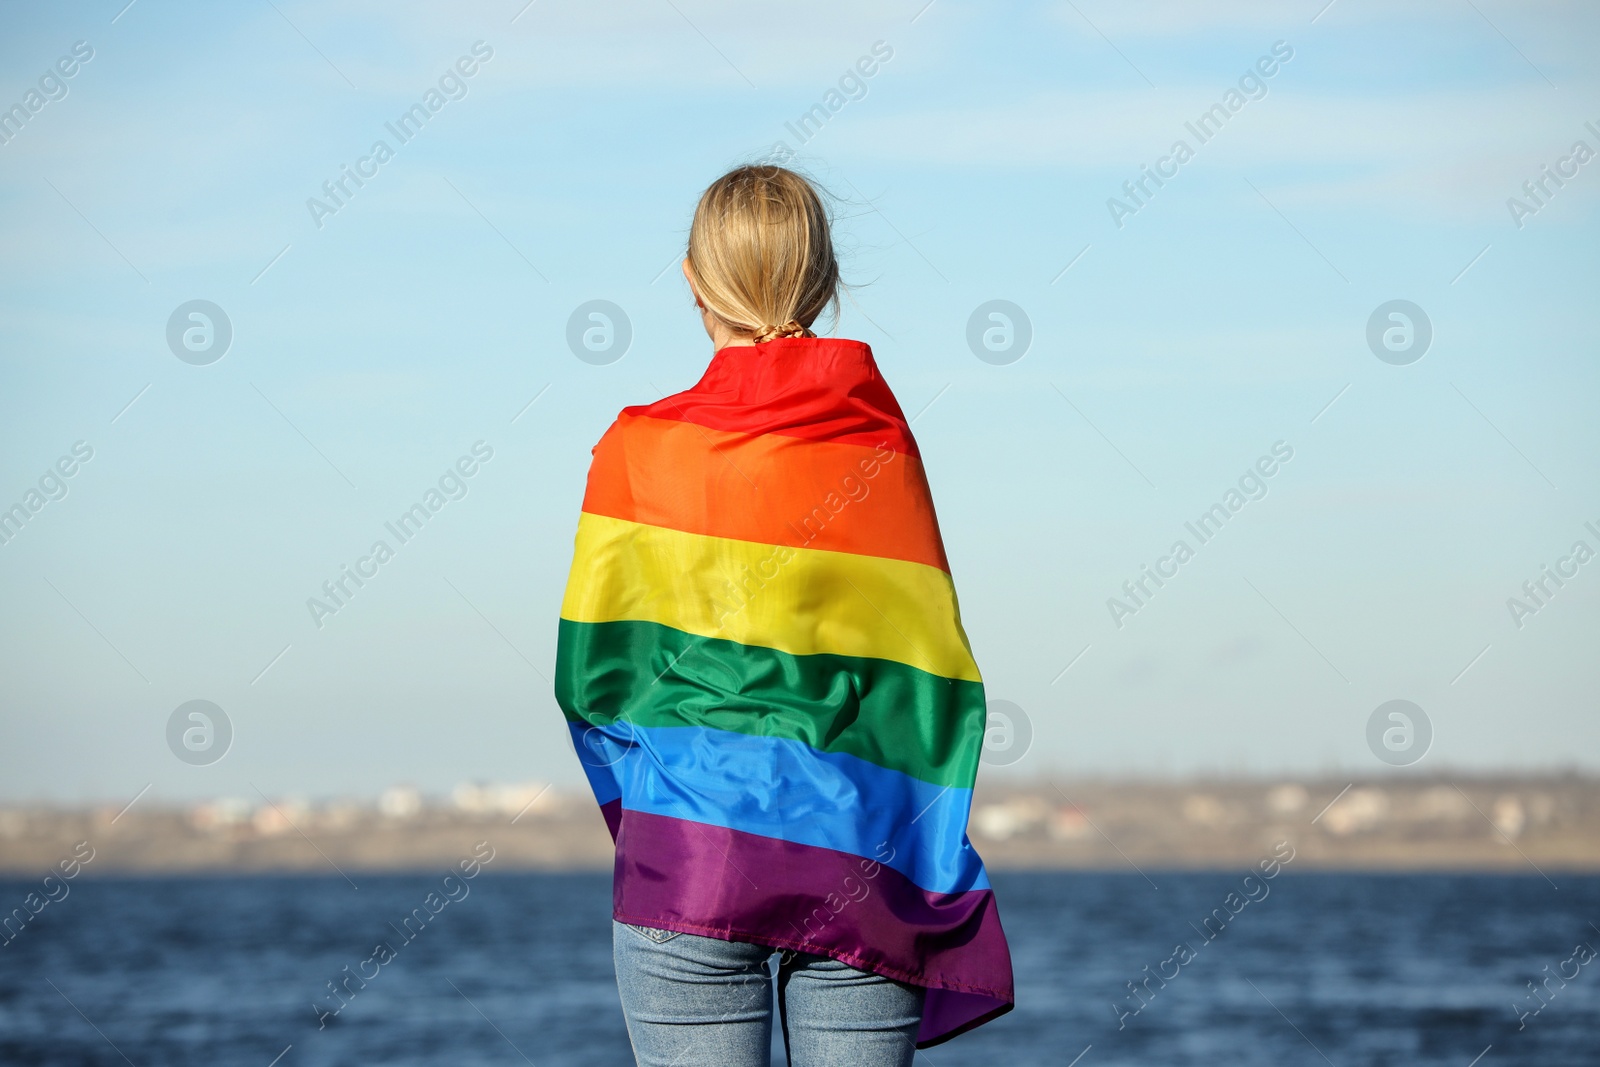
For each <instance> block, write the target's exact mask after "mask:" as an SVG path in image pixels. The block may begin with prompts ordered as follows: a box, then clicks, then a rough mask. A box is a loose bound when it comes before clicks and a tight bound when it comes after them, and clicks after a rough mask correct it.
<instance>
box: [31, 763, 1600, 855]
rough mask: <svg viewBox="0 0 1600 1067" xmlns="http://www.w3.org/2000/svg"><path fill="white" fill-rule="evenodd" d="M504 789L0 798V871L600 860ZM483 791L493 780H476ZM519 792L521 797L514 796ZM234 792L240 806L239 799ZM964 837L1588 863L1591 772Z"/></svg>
mask: <svg viewBox="0 0 1600 1067" xmlns="http://www.w3.org/2000/svg"><path fill="white" fill-rule="evenodd" d="M502 794H503V795H501V794H494V795H499V796H501V799H502V800H503V801H504V803H499V802H496V803H488V802H484V801H482V798H481V797H476V796H468V797H467V798H466V801H465V802H463V798H462V796H461V795H460V794H459V791H458V796H457V798H456V802H455V803H434V804H429V803H428V802H426V801H424V800H423V799H421V798H420V797H407V798H406V800H405V802H404V803H401V802H398V801H396V800H395V799H394V798H393V797H392V796H389V795H388V794H386V796H385V798H384V799H381V800H380V802H379V803H378V804H377V805H368V806H362V805H359V804H353V803H343V804H324V805H320V806H315V805H309V804H305V803H303V802H296V801H292V800H288V799H280V800H277V801H267V802H265V803H262V804H258V805H253V806H252V805H242V802H226V801H218V802H211V803H208V804H200V805H192V806H189V807H185V808H178V807H163V806H158V805H157V803H156V802H154V801H151V800H145V801H144V802H143V803H141V804H139V805H136V806H130V807H129V808H125V809H123V810H122V811H118V810H117V809H116V808H113V807H103V808H96V809H90V810H73V809H61V808H49V807H43V806H41V807H34V808H17V807H8V808H0V878H3V879H5V880H7V881H11V880H27V879H29V878H34V877H37V876H40V875H42V873H44V872H47V871H49V870H50V869H52V868H53V867H55V866H56V865H57V863H58V862H59V861H60V860H61V859H62V858H63V857H65V856H69V855H70V854H71V853H72V851H73V849H74V848H75V846H77V845H78V844H79V843H80V842H88V843H89V845H90V846H92V848H93V849H94V857H95V858H94V859H93V861H92V862H91V863H88V864H85V866H84V870H83V874H82V877H84V878H93V879H101V878H105V877H108V876H118V877H128V876H152V877H160V876H222V877H226V876H252V875H319V874H321V875H328V876H332V877H336V878H337V877H340V876H341V874H344V875H353V874H356V873H358V872H359V873H362V874H378V873H393V874H397V875H403V874H408V873H429V872H432V871H434V870H436V869H440V868H442V867H444V866H447V865H448V864H449V863H451V862H453V859H454V858H455V857H457V856H459V855H460V854H462V850H463V849H469V850H470V848H471V847H472V846H473V845H474V844H475V843H476V842H479V841H483V840H488V841H490V842H492V843H493V845H494V847H495V849H496V850H497V854H498V856H499V859H498V860H497V861H496V871H497V872H498V871H552V872H558V871H573V872H601V871H607V870H609V869H610V868H611V865H612V846H611V839H610V837H609V835H608V834H607V832H606V830H605V825H604V823H603V822H602V820H601V818H600V815H599V812H598V810H597V809H596V808H595V806H594V802H593V800H592V799H591V798H590V797H589V796H588V794H587V793H585V792H582V791H580V790H566V791H558V790H554V789H549V788H548V787H541V788H538V789H532V788H530V787H528V786H519V787H504V788H503V789H502ZM485 795H490V794H488V793H486V794H485ZM530 796H531V797H532V798H533V799H532V800H526V799H525V798H527V797H530ZM241 805H242V806H241ZM968 832H969V836H970V837H971V839H972V842H973V844H974V846H975V847H976V848H977V849H978V851H979V852H980V854H981V855H982V856H983V857H984V861H985V863H986V864H987V865H988V866H989V867H990V868H991V869H993V870H995V871H1019V870H1041V871H1099V872H1117V871H1124V872H1128V873H1139V872H1145V871H1153V870H1161V871H1196V872H1202V871H1228V870H1235V869H1241V868H1245V867H1249V866H1251V865H1252V864H1253V863H1254V862H1255V860H1256V859H1257V857H1258V856H1259V855H1260V854H1261V853H1262V851H1263V850H1264V849H1270V848H1271V847H1272V846H1273V845H1274V844H1275V843H1276V842H1278V841H1287V842H1289V843H1290V844H1291V845H1292V846H1293V847H1294V848H1295V850H1296V853H1297V859H1296V861H1295V872H1296V873H1300V872H1304V871H1319V872H1348V873H1371V874H1400V873H1437V874H1441V875H1449V874H1476V873H1481V874H1525V875H1528V876H1530V877H1535V878H1547V879H1551V880H1553V876H1554V875H1556V874H1557V873H1585V872H1596V871H1600V779H1597V778H1592V777H1586V776H1578V775H1563V776H1548V777H1511V776H1493V777H1488V776H1485V777H1480V778H1474V779H1468V778H1459V779H1445V778H1442V777H1441V778H1409V777H1407V778H1374V779H1366V780H1361V781H1348V780H1345V781H1340V780H1336V779H1322V780H1318V781H1309V780H1302V781H1293V780H1288V779H1270V780H1269V779H1257V780H1238V779H1233V780H1209V781H1208V780H1199V779H1196V780H1188V781H1142V782H1141V781H1114V780H1093V781H1086V780H1076V781H1064V780H1063V781H1054V782H1051V781H1035V782H998V783H988V784H982V785H980V787H979V789H978V790H977V793H976V794H975V796H974V800H973V806H972V817H971V820H970V823H969V829H968Z"/></svg>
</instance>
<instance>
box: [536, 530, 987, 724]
mask: <svg viewBox="0 0 1600 1067" xmlns="http://www.w3.org/2000/svg"><path fill="white" fill-rule="evenodd" d="M561 617H562V618H564V619H569V620H571V621H572V622H617V621H621V620H634V621H641V622H654V623H660V624H661V625H663V626H671V627H673V628H674V629H678V630H682V631H684V632H685V633H691V634H698V635H700V636H702V637H716V638H722V639H724V640H728V641H737V642H738V643H740V644H743V645H758V646H761V647H764V648H775V649H778V650H779V651H782V652H788V653H790V654H792V655H797V656H805V655H813V654H816V653H832V654H835V655H841V656H867V657H871V658H873V659H886V660H895V661H898V662H900V663H906V664H910V665H911V666H913V667H917V668H919V669H921V670H924V671H927V672H928V673H930V674H937V675H940V676H942V677H945V678H961V679H966V680H968V681H973V682H976V681H981V680H982V679H981V678H980V677H979V675H978V667H977V664H976V663H975V662H973V658H972V649H971V648H970V647H969V646H968V644H967V635H966V633H965V632H964V631H963V630H962V629H961V623H960V621H959V620H960V615H959V612H958V610H957V605H956V593H955V586H954V585H953V584H952V583H951V580H950V576H949V575H948V574H946V573H945V572H944V571H942V570H940V569H939V568H937V567H930V566H928V565H926V564H922V563H911V562H908V561H905V560H897V559H885V558H883V557H879V556H860V555H855V554H853V553H848V552H828V551H824V550H821V549H813V548H788V547H785V546H779V545H766V544H760V543H757V542H754V541H736V540H733V539H731V538H726V537H708V536H705V535H703V534H692V533H684V532H682V531H679V530H668V529H665V528H663V527H660V526H648V525H646V524H644V523H637V522H629V521H627V520H625V519H614V518H611V517H609V516H605V515H594V514H590V513H589V512H584V513H583V515H582V516H581V517H580V518H579V520H578V538H577V546H576V551H575V553H574V558H573V561H572V577H571V578H570V579H569V581H568V583H567V593H566V597H565V598H564V599H563V601H562V604H561ZM907 711H908V713H909V712H910V709H907Z"/></svg>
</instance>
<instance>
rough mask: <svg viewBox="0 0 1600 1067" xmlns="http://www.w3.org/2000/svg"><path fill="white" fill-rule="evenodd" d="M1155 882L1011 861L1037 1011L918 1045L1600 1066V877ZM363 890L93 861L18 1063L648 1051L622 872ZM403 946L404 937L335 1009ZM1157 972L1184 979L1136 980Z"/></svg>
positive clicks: (57, 935)
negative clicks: (439, 894) (614, 877)
mask: <svg viewBox="0 0 1600 1067" xmlns="http://www.w3.org/2000/svg"><path fill="white" fill-rule="evenodd" d="M442 873H443V872H441V876H442ZM1148 874H1149V880H1146V879H1145V878H1143V877H1141V876H1139V875H1138V874H1129V875H1127V876H1123V875H1108V874H1065V873H1010V874H1007V873H1004V872H1002V873H999V874H996V875H995V876H994V882H995V888H996V892H997V893H998V895H999V900H1000V908H1001V916H1002V919H1003V921H1004V923H1005V927H1006V930H1007V931H1008V933H1009V935H1010V938H1011V944H1012V950H1013V954H1014V958H1015V964H1016V976H1017V998H1018V1006H1017V1009H1016V1010H1015V1011H1014V1012H1012V1013H1011V1014H1010V1015H1009V1016H1007V1017H1005V1018H1003V1019H1000V1020H998V1021H997V1022H994V1023H991V1024H989V1025H987V1026H985V1027H983V1028H982V1029H980V1030H978V1031H976V1032H974V1033H972V1034H968V1035H966V1036H963V1037H959V1038H957V1039H955V1040H954V1041H952V1042H950V1043H948V1044H946V1045H942V1046H940V1047H938V1048H934V1049H931V1050H929V1051H928V1052H927V1053H926V1054H923V1055H919V1057H918V1059H919V1062H922V1063H928V1064H932V1065H936V1067H1022V1065H1027V1064H1051V1065H1055V1067H1065V1065H1067V1064H1070V1063H1072V1062H1073V1060H1074V1057H1077V1056H1079V1055H1080V1054H1082V1058H1081V1059H1080V1060H1079V1061H1078V1067H1101V1065H1108V1064H1150V1065H1173V1064H1197V1065H1198V1064H1206V1065H1214V1064H1229V1065H1245V1067H1250V1065H1258V1064H1259V1065H1262V1067H1266V1065H1273V1067H1279V1065H1291V1064H1308V1065H1310V1064H1326V1063H1332V1064H1336V1065H1338V1067H1346V1065H1349V1067H1369V1065H1385V1064H1393V1065H1397V1067H1398V1065H1407V1067H1420V1065H1432V1064H1439V1065H1450V1067H1468V1065H1469V1064H1471V1063H1472V1062H1473V1061H1474V1057H1478V1056H1480V1055H1482V1059H1481V1060H1479V1061H1478V1067H1502V1065H1505V1064H1529V1065H1532V1064H1539V1065H1543V1067H1564V1065H1570V1067H1579V1065H1593V1064H1597V1063H1600V960H1596V961H1595V962H1592V963H1588V964H1587V965H1584V964H1582V963H1579V962H1576V961H1577V960H1580V959H1582V958H1583V957H1584V956H1586V955H1587V953H1585V952H1578V953H1575V949H1576V948H1577V946H1579V945H1580V944H1586V945H1592V946H1594V947H1595V948H1596V949H1600V929H1597V928H1596V927H1597V926H1600V878H1595V877H1576V876H1571V875H1561V874H1555V873H1552V875H1551V877H1552V879H1553V880H1554V882H1555V885H1556V886H1557V887H1559V888H1553V887H1552V885H1551V883H1550V882H1548V881H1546V880H1545V879H1543V878H1541V877H1539V876H1538V875H1536V874H1531V873H1530V875H1529V876H1528V877H1496V876H1478V875H1473V876H1411V875H1407V876H1368V875H1330V874H1308V873H1303V872H1293V873H1291V872H1285V873H1284V874H1283V875H1282V876H1280V877H1279V878H1277V879H1276V880H1274V881H1272V882H1271V883H1269V884H1268V889H1269V890H1270V892H1269V894H1268V895H1267V896H1266V897H1265V898H1264V899H1261V900H1258V901H1256V902H1253V903H1247V904H1244V905H1243V906H1242V908H1241V909H1240V910H1239V911H1238V914H1236V915H1234V914H1231V913H1230V911H1229V909H1228V906H1227V905H1228V894H1229V892H1230V891H1233V890H1238V889H1240V884H1239V877H1238V876H1230V875H1225V874H1215V875H1214V874H1173V873H1162V872H1157V871H1150V872H1148ZM356 883H357V884H358V885H359V887H360V888H359V889H352V887H351V885H350V884H349V883H347V882H346V881H344V880H343V879H341V878H338V877H333V878H328V879H323V878H221V879H199V878H184V879H142V880H111V879H100V880H91V879H89V878H80V879H79V880H77V881H76V882H74V883H71V892H70V895H69V896H68V897H67V898H66V899H64V900H62V901H60V902H59V903H54V904H50V905H49V906H47V907H46V908H45V909H44V910H43V911H42V912H41V913H40V914H39V915H38V916H37V917H36V918H35V919H33V920H32V921H31V922H30V923H29V924H28V925H27V927H26V928H25V929H24V930H23V931H22V933H21V934H19V935H17V936H16V937H15V939H14V940H13V941H12V942H11V943H10V944H8V945H6V946H5V947H3V948H0V1063H4V1064H50V1065H52V1067H57V1065H62V1067H65V1065H76V1064H82V1065H89V1064H95V1065H102V1064H104V1065H111V1064H118V1065H121V1064H127V1063H132V1064H136V1065H138V1067H145V1065H158V1064H162V1065H196V1067H200V1065H204V1067H219V1065H220V1067H232V1065H249V1067H269V1065H270V1064H272V1063H273V1060H274V1057H278V1056H280V1055H281V1057H282V1058H281V1059H280V1060H278V1061H277V1062H278V1065H279V1067H300V1065H334V1064H340V1065H343V1064H355V1063H370V1064H392V1065H410V1064H429V1065H436V1064H450V1065H459V1067H476V1065H480V1064H481V1065H490V1064H496V1065H499V1064H521V1063H524V1062H531V1063H534V1064H538V1065H540V1067H543V1065H546V1064H550V1065H575V1067H588V1065H602V1064H603V1065H608V1067H609V1065H616V1064H627V1063H630V1062H631V1058H630V1056H629V1053H628V1046H627V1038H626V1035H625V1032H624V1030H623V1024H622V1016H621V1010H620V1008H619V1007H618V1004H617V996H616V990H615V986H614V984H613V979H612V973H611V951H610V927H609V897H610V878H609V877H608V876H604V875H549V874H491V873H485V874H484V875H482V876H481V877H479V878H478V879H476V880H475V881H473V882H472V883H471V893H470V895H469V896H468V897H466V898H465V899H463V900H460V901H459V902H457V903H452V904H449V905H447V906H445V907H444V908H443V910H442V911H441V912H440V913H439V914H438V915H437V916H436V917H434V918H433V919H432V921H430V922H429V923H428V924H427V925H426V926H425V927H422V928H421V929H420V931H419V932H416V933H415V936H414V937H413V939H412V940H410V941H409V942H403V941H402V939H401V938H400V937H399V936H398V935H397V934H396V933H395V931H394V929H393V928H391V926H390V924H391V923H395V924H398V923H399V922H400V921H401V920H402V918H403V917H404V916H406V915H407V914H409V913H410V912H411V911H412V909H413V908H417V907H419V906H421V905H422V904H423V901H424V898H425V897H427V895H428V893H429V892H430V891H435V890H438V889H439V888H440V877H439V876H403V877H398V876H397V877H377V876H370V875H369V876H358V877H357V878H356ZM36 886H37V883H30V882H17V881H11V882H5V883H0V894H3V898H0V900H3V906H4V907H5V908H6V909H8V910H9V909H10V908H12V907H14V906H20V905H21V904H22V901H23V898H24V897H25V896H26V895H27V894H28V893H29V892H30V891H31V890H33V889H34V888H36ZM1254 895H1258V896H1259V890H1257V891H1256V892H1255V894H1254ZM1241 898H1242V893H1241V897H1236V898H1234V900H1233V904H1234V907H1240V905H1239V904H1238V901H1239V900H1240V899H1241ZM1218 908H1221V909H1223V912H1222V914H1224V915H1228V916H1229V921H1228V924H1227V926H1226V928H1224V929H1223V931H1222V933H1221V934H1220V935H1216V936H1214V937H1213V938H1212V939H1210V940H1207V939H1206V937H1205V936H1203V934H1204V933H1206V932H1209V931H1215V930H1216V929H1217V927H1218V926H1219V922H1218V920H1217V919H1215V918H1213V919H1212V921H1211V923H1210V925H1209V927H1207V926H1205V925H1204V924H1203V920H1205V918H1206V917H1207V916H1208V915H1211V914H1212V913H1213V909H1218ZM1591 924H1593V925H1591ZM415 928H416V924H415V923H413V929H414V930H415ZM381 939H387V940H389V941H390V942H391V943H392V944H396V945H398V946H399V947H398V951H397V953H396V955H395V957H394V958H393V959H392V960H391V961H389V962H388V963H387V964H385V965H383V966H382V967H381V968H379V970H378V975H377V977H376V978H374V979H373V980H372V981H370V982H369V983H368V984H367V986H366V988H365V989H363V990H361V991H360V992H359V993H358V994H357V995H356V996H355V997H354V998H353V999H351V1000H350V1001H349V1002H348V1004H347V1005H346V1006H345V1007H344V1008H343V1009H342V1010H341V1011H340V1012H339V1013H338V1015H336V1016H329V1017H327V1022H326V1025H325V1026H324V1027H323V1028H321V1029H319V1028H318V1016H317V1011H316V1010H315V1009H314V1008H313V1004H314V1003H317V1004H320V1005H321V1006H322V1008H323V1010H325V1011H326V1010H329V1009H331V1008H332V1007H334V1006H336V1005H337V1002H336V1001H334V1000H332V999H331V997H330V996H329V995H328V991H327V986H326V983H327V982H329V981H330V980H333V979H335V978H336V977H342V976H343V973H344V972H343V968H345V967H346V966H349V967H350V968H351V969H352V970H355V969H357V968H358V966H359V965H360V964H361V963H362V961H364V960H366V959H367V958H368V957H369V956H370V955H371V954H372V948H373V946H374V944H375V943H376V942H378V941H379V940H381ZM1180 941H1182V942H1186V943H1187V945H1188V946H1189V952H1188V953H1187V957H1188V958H1187V962H1181V963H1180V962H1178V957H1175V955H1174V949H1175V948H1176V946H1177V944H1178V942H1180ZM1168 961H1172V962H1168ZM1147 966H1148V967H1149V971H1148V972H1147V971H1146V970H1145V968H1146V967H1147ZM371 969H372V968H371V966H368V968H367V972H368V973H371ZM1150 973H1156V974H1165V975H1169V976H1170V975H1174V974H1175V977H1171V978H1170V980H1167V981H1165V985H1164V986H1163V985H1162V981H1163V980H1162V979H1160V978H1156V979H1152V980H1151V981H1150V982H1149V985H1148V992H1147V991H1146V987H1144V986H1141V987H1140V992H1139V994H1137V995H1135V994H1130V993H1129V991H1128V989H1127V983H1128V982H1130V981H1136V982H1144V981H1145V979H1146V976H1147V974H1150ZM1562 975H1566V976H1571V977H1568V978H1566V979H1565V981H1563V978H1562V977H1561V976H1562ZM1574 975H1575V976H1574ZM1545 979H1547V982H1546V984H1545V985H1543V986H1541V992H1542V994H1543V997H1542V999H1535V997H1534V996H1533V994H1532V993H1530V992H1529V989H1528V986H1527V983H1528V982H1529V981H1530V980H1545ZM1117 1005H1120V1008H1119V1007H1117ZM1514 1005H1517V1006H1516V1007H1514ZM1135 1007H1138V1008H1139V1011H1138V1012H1137V1014H1134V1013H1133V1012H1132V1009H1133V1008H1135ZM1535 1008H1537V1009H1539V1010H1538V1013H1537V1014H1528V1015H1526V1016H1525V1017H1524V1018H1522V1020H1521V1022H1520V1029H1519V1019H1518V1013H1519V1012H1531V1011H1532V1010H1533V1009H1535ZM1119 1025H1120V1028H1119ZM291 1046H292V1047H291ZM1091 1046H1092V1047H1091ZM1491 1046H1492V1047H1491ZM286 1049H287V1051H285V1050H286ZM1085 1049H1088V1051H1087V1052H1085V1051H1084V1050H1085ZM1485 1049H1487V1050H1488V1051H1487V1052H1485ZM778 1062H779V1063H781V1062H782V1061H781V1058H780V1060H779V1061H778Z"/></svg>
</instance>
